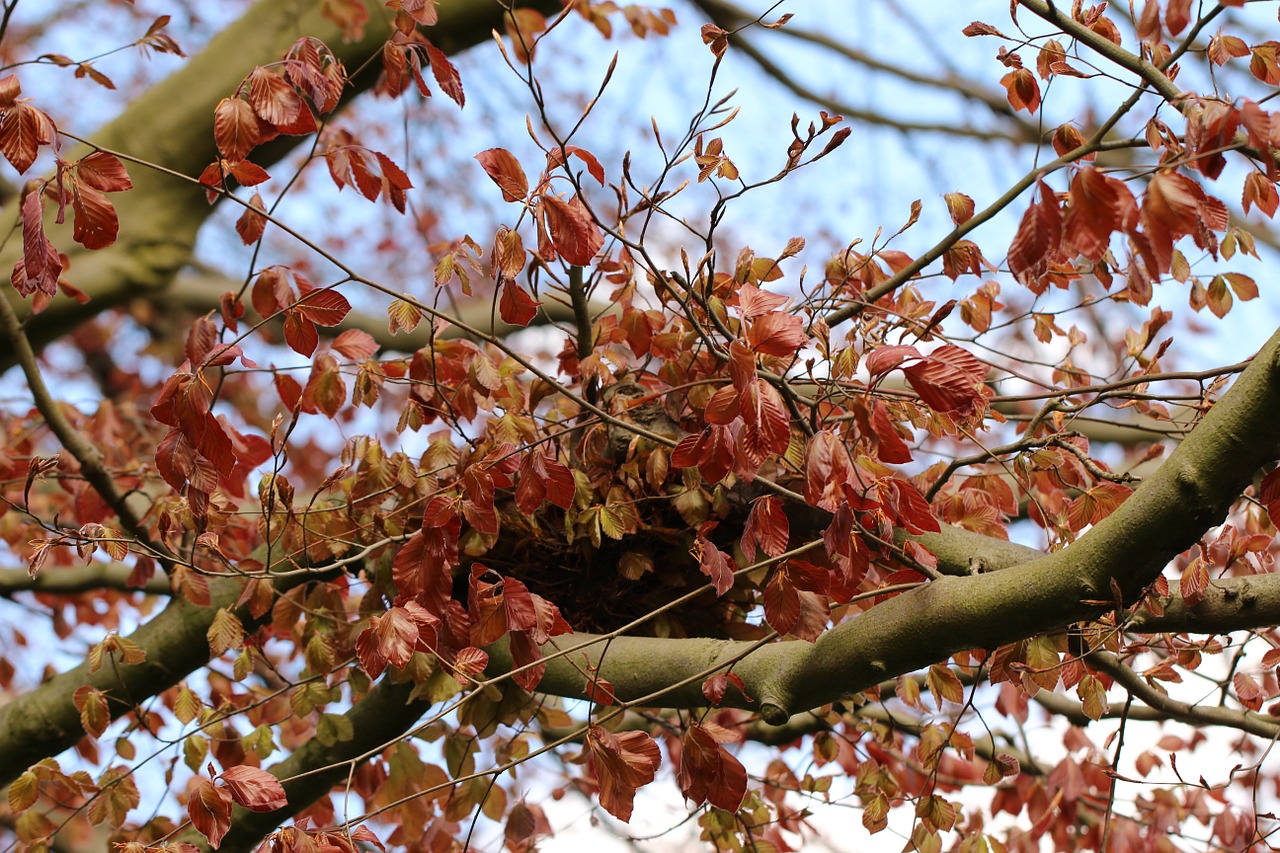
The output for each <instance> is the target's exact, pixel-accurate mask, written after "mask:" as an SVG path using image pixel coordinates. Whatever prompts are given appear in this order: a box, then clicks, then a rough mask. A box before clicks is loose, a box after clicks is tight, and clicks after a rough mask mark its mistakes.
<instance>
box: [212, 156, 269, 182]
mask: <svg viewBox="0 0 1280 853" xmlns="http://www.w3.org/2000/svg"><path fill="white" fill-rule="evenodd" d="M225 165H226V168H227V172H228V173H230V175H231V177H233V178H235V179H236V180H237V181H239V182H240V186H242V187H255V186H257V185H258V184H260V183H263V182H264V181H269V180H271V176H270V175H268V174H267V170H266V169H264V168H262V167H261V166H259V165H257V164H256V163H250V162H249V161H248V160H241V161H240V162H239V163H234V164H232V163H226V164H225ZM201 182H202V183H203V180H202V181H201Z"/></svg>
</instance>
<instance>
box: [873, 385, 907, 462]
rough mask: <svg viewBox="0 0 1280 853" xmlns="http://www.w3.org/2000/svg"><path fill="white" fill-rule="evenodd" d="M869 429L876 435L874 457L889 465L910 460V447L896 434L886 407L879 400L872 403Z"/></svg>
mask: <svg viewBox="0 0 1280 853" xmlns="http://www.w3.org/2000/svg"><path fill="white" fill-rule="evenodd" d="M871 430H872V432H873V433H874V434H875V437H876V458H877V459H879V460H880V461H881V462H888V463H889V464H891V465H902V464H905V463H907V462H910V461H911V448H909V447H907V443H906V442H905V441H903V440H902V436H900V435H898V431H897V430H896V429H894V428H893V423H892V422H891V421H890V420H889V413H888V409H887V408H886V407H885V405H884V404H883V403H881V402H879V401H876V402H875V403H874V404H873V408H872V412H871Z"/></svg>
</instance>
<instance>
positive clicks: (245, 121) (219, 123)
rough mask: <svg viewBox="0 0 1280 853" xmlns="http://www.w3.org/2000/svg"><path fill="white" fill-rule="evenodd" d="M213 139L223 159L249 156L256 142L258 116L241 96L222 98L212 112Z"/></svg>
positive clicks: (239, 158) (233, 160) (237, 159)
mask: <svg viewBox="0 0 1280 853" xmlns="http://www.w3.org/2000/svg"><path fill="white" fill-rule="evenodd" d="M213 139H214V142H215V143H217V146H218V153H219V154H220V155H221V156H222V158H223V159H224V160H230V161H232V162H236V161H239V160H243V159H244V158H245V157H248V156H249V152H250V151H252V150H253V149H254V146H256V145H257V144H258V139H259V132H258V117H257V116H256V115H254V112H253V107H251V106H250V105H249V102H248V101H246V100H244V99H243V98H223V99H222V100H221V101H219V102H218V107H217V109H215V110H214V113H213Z"/></svg>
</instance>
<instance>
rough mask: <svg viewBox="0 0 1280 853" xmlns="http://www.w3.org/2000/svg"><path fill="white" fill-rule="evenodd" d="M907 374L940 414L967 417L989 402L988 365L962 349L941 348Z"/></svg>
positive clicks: (908, 380)
mask: <svg viewBox="0 0 1280 853" xmlns="http://www.w3.org/2000/svg"><path fill="white" fill-rule="evenodd" d="M903 373H905V374H906V376H907V382H908V383H909V384H910V385H911V387H912V388H913V389H914V390H915V392H916V393H917V394H919V395H920V399H921V401H922V402H924V404H925V405H926V406H928V407H929V408H931V409H934V410H936V411H939V412H957V413H959V414H961V415H967V414H969V413H970V412H972V411H973V410H974V409H975V408H977V407H978V406H979V405H981V404H984V403H985V401H986V397H985V395H984V394H983V392H982V388H983V381H984V380H985V379H986V373H987V371H986V366H985V365H983V363H982V362H981V361H979V360H978V359H977V358H976V357H975V356H974V355H973V354H972V353H969V352H967V351H966V350H963V349H961V348H960V347H957V346H952V345H950V344H948V345H947V346H944V347H941V348H939V349H937V350H935V351H933V352H931V353H930V354H929V356H928V357H927V358H925V359H924V361H921V362H918V363H916V364H913V365H911V366H910V367H907V368H904V369H903Z"/></svg>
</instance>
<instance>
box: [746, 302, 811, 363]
mask: <svg viewBox="0 0 1280 853" xmlns="http://www.w3.org/2000/svg"><path fill="white" fill-rule="evenodd" d="M747 341H748V343H750V344H751V348H752V349H753V350H755V351H756V352H758V353H761V354H762V355H781V356H791V355H795V354H796V351H797V350H799V349H800V348H801V347H804V346H807V345H808V344H809V336H808V335H806V334H805V331H804V321H803V320H801V319H800V318H799V317H797V316H796V315H794V314H784V313H782V312H780V311H774V312H772V313H769V314H765V315H764V316H763V317H760V318H759V319H757V320H755V321H754V322H753V323H752V324H751V326H750V328H749V329H747Z"/></svg>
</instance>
